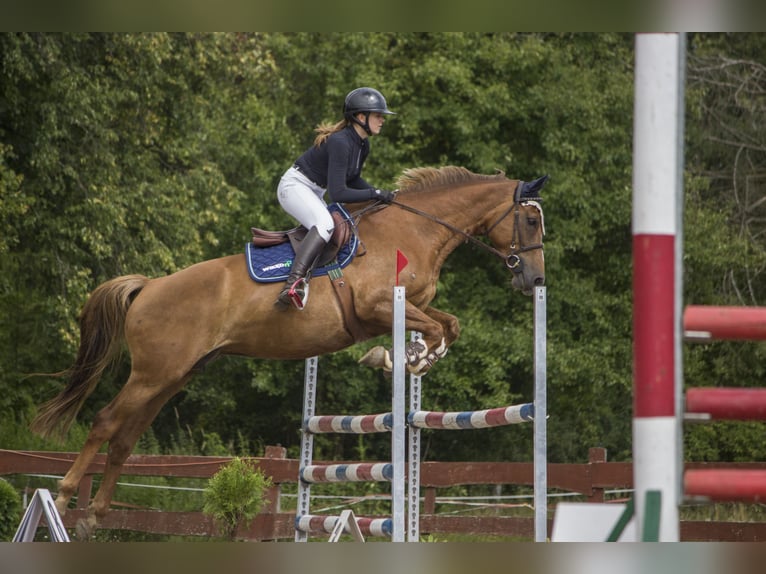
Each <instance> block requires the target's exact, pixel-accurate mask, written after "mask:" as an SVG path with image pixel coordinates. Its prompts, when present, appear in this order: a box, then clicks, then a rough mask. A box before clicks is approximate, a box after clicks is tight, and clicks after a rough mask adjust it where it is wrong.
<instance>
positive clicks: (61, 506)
mask: <svg viewBox="0 0 766 574" xmlns="http://www.w3.org/2000/svg"><path fill="white" fill-rule="evenodd" d="M67 502H68V501H66V500H64V499H63V498H56V502H55V504H56V510H57V511H58V513H59V516H62V517H63V516H64V515H65V514H66V510H67Z"/></svg>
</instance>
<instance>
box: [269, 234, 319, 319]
mask: <svg viewBox="0 0 766 574" xmlns="http://www.w3.org/2000/svg"><path fill="white" fill-rule="evenodd" d="M325 245H327V242H325V240H324V239H322V237H321V236H320V235H319V232H318V231H317V228H316V227H312V228H311V230H310V231H309V232H308V233H307V234H306V237H304V238H303V241H301V243H300V245H299V246H298V251H297V252H296V254H295V259H294V260H293V266H292V267H291V268H290V275H288V276H287V282H286V283H285V286H284V287H283V288H282V291H281V292H280V293H279V296H278V297H277V303H278V304H279V305H284V306H286V305H289V304H290V303H293V304H294V305H295V306H296V307H298V309H303V305H304V303H305V302H306V298H307V297H308V274H309V273H310V272H311V269H312V268H313V267H314V263H316V260H317V259H318V258H319V256H320V255H321V253H322V250H323V249H324V247H325Z"/></svg>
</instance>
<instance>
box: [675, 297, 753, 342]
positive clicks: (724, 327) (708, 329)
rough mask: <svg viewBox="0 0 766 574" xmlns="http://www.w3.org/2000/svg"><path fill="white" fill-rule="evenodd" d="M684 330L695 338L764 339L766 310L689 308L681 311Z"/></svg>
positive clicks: (691, 306)
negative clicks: (682, 312)
mask: <svg viewBox="0 0 766 574" xmlns="http://www.w3.org/2000/svg"><path fill="white" fill-rule="evenodd" d="M684 331H686V332H687V334H689V332H690V331H691V332H692V333H693V334H694V336H696V337H697V338H710V339H730V340H740V341H743V340H750V341H753V340H758V341H762V340H764V339H766V307H713V306H702V305H690V306H688V307H687V308H686V309H685V310H684Z"/></svg>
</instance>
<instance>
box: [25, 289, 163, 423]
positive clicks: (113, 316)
mask: <svg viewBox="0 0 766 574" xmlns="http://www.w3.org/2000/svg"><path fill="white" fill-rule="evenodd" d="M148 281H149V279H148V278H147V277H144V276H143V275H126V276H124V277H117V278H116V279H112V280H111V281H107V282H106V283H103V284H102V285H100V286H99V287H97V288H96V289H95V291H93V293H92V294H91V296H90V298H89V299H88V301H87V302H86V303H85V306H84V307H83V309H82V313H81V314H80V348H79V350H78V351H77V358H76V359H75V362H74V364H73V365H72V366H71V367H70V368H69V369H67V370H66V371H63V372H61V373H57V375H59V376H66V377H68V379H69V382H68V383H67V386H66V388H64V390H62V391H61V392H60V393H59V394H58V395H57V396H56V397H54V398H53V399H51V400H50V401H48V402H47V403H45V404H43V405H42V406H41V407H40V409H39V411H38V414H37V416H36V417H35V419H34V421H32V424H31V426H30V428H31V429H32V431H33V432H35V433H38V434H39V435H41V436H43V437H55V438H61V437H63V436H64V435H66V433H67V431H68V430H69V427H70V426H71V425H72V423H73V422H74V419H75V417H76V416H77V413H78V412H79V410H80V408H81V407H82V405H83V403H84V402H85V399H87V398H88V396H89V395H90V394H91V393H92V392H93V390H94V389H95V388H96V385H97V384H98V381H99V379H100V378H101V375H102V374H103V372H104V370H105V369H106V368H107V367H108V366H109V364H110V363H111V362H112V361H113V360H114V359H115V358H116V356H117V355H118V354H119V352H120V350H121V348H122V342H123V340H124V338H125V316H126V315H127V312H128V308H129V307H130V305H131V303H132V302H133V300H134V299H135V297H136V295H138V293H139V291H141V289H143V288H144V286H145V285H146V283H147V282H148Z"/></svg>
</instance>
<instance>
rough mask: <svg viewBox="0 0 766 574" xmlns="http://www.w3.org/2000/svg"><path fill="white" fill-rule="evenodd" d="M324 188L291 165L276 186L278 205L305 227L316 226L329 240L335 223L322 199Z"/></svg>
mask: <svg viewBox="0 0 766 574" xmlns="http://www.w3.org/2000/svg"><path fill="white" fill-rule="evenodd" d="M324 194H325V189H324V188H322V187H319V186H318V185H317V184H315V183H314V182H313V181H311V180H310V179H309V178H307V177H306V176H305V175H303V174H302V173H301V172H300V171H298V170H297V169H295V168H294V167H291V168H290V169H288V170H287V171H286V172H285V173H284V175H283V176H282V179H280V180H279V186H278V187H277V198H278V199H279V205H281V206H282V209H284V210H285V211H286V212H287V213H289V214H290V215H291V216H293V217H294V218H295V219H296V220H297V221H298V223H300V224H301V225H303V227H305V228H306V229H311V228H312V227H316V228H317V231H318V232H319V235H320V237H321V238H322V239H324V240H325V241H330V237H332V232H333V229H335V223H334V222H333V220H332V216H331V215H330V212H329V211H328V209H327V204H326V203H325V201H324Z"/></svg>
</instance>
